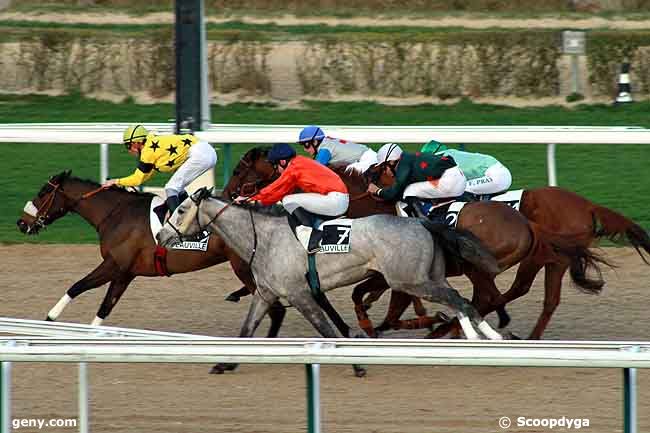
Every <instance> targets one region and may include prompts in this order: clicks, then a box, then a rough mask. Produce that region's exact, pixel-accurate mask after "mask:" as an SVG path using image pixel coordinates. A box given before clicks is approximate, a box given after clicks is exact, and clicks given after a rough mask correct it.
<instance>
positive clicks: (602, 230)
mask: <svg viewBox="0 0 650 433" xmlns="http://www.w3.org/2000/svg"><path fill="white" fill-rule="evenodd" d="M591 214H592V216H593V219H594V234H595V235H596V237H597V238H603V237H604V238H607V239H609V240H610V241H612V242H616V243H629V244H631V245H632V246H633V247H634V249H635V250H636V251H637V253H639V255H640V256H641V258H642V259H643V261H644V262H645V263H646V264H647V265H650V262H648V260H647V259H646V258H645V256H644V255H643V252H642V251H641V249H644V250H645V251H646V253H648V254H650V236H648V232H646V231H645V230H644V229H643V228H642V227H640V226H638V225H637V224H635V223H634V221H632V220H631V219H629V218H627V217H625V216H623V215H621V214H620V213H618V212H614V211H613V210H611V209H607V208H606V207H603V206H598V205H594V206H593V209H592V211H591Z"/></svg>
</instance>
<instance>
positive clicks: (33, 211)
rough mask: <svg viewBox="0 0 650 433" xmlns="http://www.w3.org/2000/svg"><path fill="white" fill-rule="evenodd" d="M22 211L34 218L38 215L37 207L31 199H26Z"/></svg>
mask: <svg viewBox="0 0 650 433" xmlns="http://www.w3.org/2000/svg"><path fill="white" fill-rule="evenodd" d="M23 212H25V213H26V214H27V215H29V216H31V217H34V218H36V215H38V209H37V208H36V206H34V203H32V201H31V200H30V201H28V202H27V203H25V207H24V208H23Z"/></svg>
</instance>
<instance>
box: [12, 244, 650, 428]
mask: <svg viewBox="0 0 650 433" xmlns="http://www.w3.org/2000/svg"><path fill="white" fill-rule="evenodd" d="M605 251H606V253H607V256H608V257H609V258H610V259H613V260H614V262H615V263H617V264H618V265H620V267H619V268H618V269H616V270H606V271H605V272H604V276H605V279H606V280H607V281H608V284H607V285H606V287H605V290H604V292H603V294H602V295H600V296H589V295H585V294H581V293H579V292H578V291H577V290H575V289H574V288H573V287H572V286H571V285H570V284H568V283H567V282H566V281H565V287H564V291H563V300H562V304H561V305H560V307H559V309H558V311H557V312H556V314H555V316H554V318H553V320H552V321H551V324H550V327H549V329H548V330H547V333H546V338H547V339H556V340H570V339H580V340H646V341H647V340H650V326H649V325H650V317H649V316H648V314H647V311H648V305H649V304H650V300H649V299H648V281H649V278H648V276H649V275H650V267H648V266H645V265H644V264H643V263H642V262H641V260H640V259H639V258H638V256H636V253H634V252H633V250H630V249H606V250H605ZM0 263H2V267H1V268H0V282H1V283H2V291H3V294H4V299H3V301H4V302H3V303H2V307H1V308H0V315H1V316H11V317H18V318H27V319H43V318H44V317H45V315H46V313H47V311H48V310H49V309H50V308H51V307H52V306H53V305H54V304H55V303H56V301H57V300H58V299H59V298H60V297H61V295H63V293H64V292H65V290H66V289H67V288H68V287H69V286H70V285H72V284H73V283H74V282H75V281H76V280H78V279H80V278H81V277H83V276H84V275H85V274H86V273H87V272H89V271H90V270H91V269H93V268H94V267H95V266H96V265H97V264H98V263H99V253H98V249H97V247H95V246H65V245H57V246H39V245H18V246H7V245H0ZM513 276H514V273H513V272H511V271H509V272H507V273H505V274H504V275H503V276H501V277H500V278H499V287H500V288H501V289H502V290H503V289H504V288H506V287H507V286H508V285H509V283H510V282H511V281H512V279H513ZM542 280H543V279H542V278H541V276H540V277H539V278H538V281H537V282H536V283H535V285H534V286H533V289H532V290H531V293H529V294H528V295H527V296H526V297H524V298H523V299H521V300H519V301H516V302H515V303H514V304H513V305H512V306H511V307H510V309H509V311H510V313H511V315H512V318H513V324H512V326H511V327H510V329H511V330H512V331H513V332H515V333H518V334H521V335H527V333H528V332H529V331H530V330H531V329H532V327H533V324H534V322H535V320H536V319H537V315H538V314H539V312H540V310H541V306H542V296H543V287H542V286H541V285H540V283H541V282H542ZM451 282H452V285H454V286H455V287H456V288H458V289H459V290H461V291H462V292H463V294H464V295H465V296H469V295H470V292H469V290H468V284H467V282H466V280H465V279H462V278H454V279H452V281H451ZM239 287H240V284H239V282H238V281H237V280H236V277H235V276H234V274H232V272H231V271H230V269H229V267H228V266H227V265H220V266H217V267H213V268H210V269H206V270H203V271H198V272H195V273H191V274H184V275H176V276H174V277H172V278H148V279H145V278H139V279H136V280H135V282H134V283H133V284H132V285H131V286H130V287H129V289H128V290H127V292H126V293H125V295H124V297H123V298H122V300H121V301H120V303H119V304H118V305H117V307H116V309H115V311H114V312H113V314H112V315H111V317H110V318H109V319H108V321H107V322H106V323H105V324H106V325H112V326H124V327H134V328H146V329H154V330H165V331H178V332H190V333H196V334H210V335H217V336H235V335H237V334H238V332H239V331H238V330H239V325H240V323H241V320H242V319H243V317H244V314H245V312H246V309H247V306H248V302H247V301H246V300H244V301H242V302H241V303H240V304H232V303H228V302H225V301H224V300H223V298H224V296H225V295H226V294H227V293H228V292H230V291H231V290H234V289H237V288H239ZM104 293H105V287H102V288H100V289H96V290H95V291H91V292H88V293H86V294H84V295H82V296H80V297H79V298H77V300H75V301H74V302H73V303H72V304H70V306H69V307H68V309H67V310H65V311H64V313H63V315H62V317H61V318H60V320H62V321H69V322H78V323H89V322H90V321H91V320H92V318H93V317H94V316H95V312H96V310H97V308H98V306H99V304H100V302H101V299H102V297H103V296H104ZM331 293H332V296H331V297H330V298H331V299H332V302H333V304H334V305H335V306H336V307H337V308H338V310H339V311H340V312H341V313H342V315H343V316H344V318H345V319H346V321H348V323H355V322H354V320H353V317H352V316H353V311H352V304H351V302H350V301H349V296H350V294H351V290H349V289H340V290H337V291H334V292H331ZM386 298H387V297H386ZM384 301H385V300H384ZM428 307H429V308H430V311H431V310H433V311H435V309H436V306H434V305H429V306H428ZM384 312H385V307H384V306H383V305H378V306H376V307H375V308H373V310H371V313H372V318H373V319H374V320H377V321H379V319H380V318H381V317H383V314H384ZM407 314H408V315H412V312H411V311H409V312H408V313H407ZM491 319H492V318H491ZM491 321H492V320H491ZM266 325H267V323H266V322H265V323H263V325H262V329H260V330H259V331H258V335H264V333H265V332H266ZM397 335H399V336H402V337H404V336H409V337H413V338H416V337H418V336H421V335H422V333H415V334H414V333H410V334H405V333H400V334H395V333H389V334H388V335H386V336H387V337H389V336H397ZM281 336H286V337H301V336H304V337H309V336H316V333H315V331H314V330H313V329H312V328H311V327H310V325H309V324H308V323H307V322H306V321H305V320H304V319H302V317H299V316H298V314H297V313H296V312H295V311H293V310H290V311H289V312H288V314H287V318H286V321H285V326H284V328H283V330H282V331H281ZM208 367H209V366H208V365H172V364H159V365H149V364H146V365H145V364H119V365H118V364H91V365H90V366H89V372H90V384H91V388H90V395H91V401H90V420H91V431H93V432H111V433H114V432H133V433H144V432H178V433H190V432H242V433H264V432H278V433H289V432H302V431H305V429H306V427H305V426H306V423H305V418H306V416H305V413H306V411H305V392H306V389H305V377H304V367H302V366H283V365H244V366H242V367H240V369H239V370H238V371H237V372H236V373H233V374H225V375H220V376H216V375H208V374H207V372H208ZM13 378H14V379H13V410H14V412H13V417H14V418H45V419H51V418H76V417H77V406H76V404H77V403H76V398H77V396H76V378H77V368H76V366H75V365H71V364H47V365H46V364H14V368H13ZM321 386H322V392H321V398H322V419H323V431H324V432H330V433H332V432H355V433H356V432H379V433H411V432H412V433H416V432H417V433H433V432H436V433H447V432H448V433H474V432H475V433H487V432H503V431H511V432H516V431H522V432H546V431H568V430H566V429H561V428H555V429H553V430H549V429H548V428H544V427H511V428H510V429H508V430H502V429H501V428H499V426H498V424H497V422H498V419H499V418H500V417H502V416H509V417H510V418H512V419H513V421H514V422H516V418H517V417H519V416H525V417H529V418H551V417H553V418H560V417H562V416H565V417H567V418H588V419H589V424H590V425H589V427H583V428H582V431H587V432H591V433H595V432H599V433H601V432H602V433H612V432H617V431H622V426H623V421H622V406H623V402H622V373H621V371H619V370H606V369H560V368H558V369H542V368H519V369H515V368H461V367H398V366H394V367H381V366H373V367H370V369H369V374H368V376H367V377H365V378H363V379H357V378H354V377H353V376H352V373H351V369H350V368H349V367H347V366H323V367H322V368H321ZM16 431H18V432H27V431H37V430H33V429H31V430H30V429H19V430H16ZM41 431H44V432H56V431H60V432H72V431H77V429H75V428H60V429H53V428H50V429H43V430H41ZM571 431H573V430H571ZM639 431H641V432H642V431H650V375H649V374H648V373H647V372H646V371H645V370H640V371H639Z"/></svg>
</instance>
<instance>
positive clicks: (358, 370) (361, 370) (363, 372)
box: [353, 365, 368, 377]
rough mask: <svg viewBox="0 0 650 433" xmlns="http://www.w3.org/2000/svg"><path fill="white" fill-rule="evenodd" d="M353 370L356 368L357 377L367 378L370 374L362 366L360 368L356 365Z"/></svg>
mask: <svg viewBox="0 0 650 433" xmlns="http://www.w3.org/2000/svg"><path fill="white" fill-rule="evenodd" d="M353 368H354V375H355V376H356V377H366V374H367V373H368V372H367V371H366V369H365V368H363V367H361V366H358V365H354V366H353Z"/></svg>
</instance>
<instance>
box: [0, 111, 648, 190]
mask: <svg viewBox="0 0 650 433" xmlns="http://www.w3.org/2000/svg"><path fill="white" fill-rule="evenodd" d="M126 126H127V124H126V123H62V124H55V123H33V124H29V123H22V124H0V142H8V143H86V144H100V145H101V146H102V147H101V150H100V160H101V164H100V181H104V180H105V179H106V178H107V177H108V147H107V144H112V143H121V142H122V132H123V130H124V129H125V128H126ZM145 126H146V127H147V128H150V129H153V130H156V131H158V132H160V133H169V132H171V131H173V129H174V125H173V124H171V123H151V124H146V125H145ZM302 127H303V125H228V124H213V125H211V126H210V128H208V129H207V130H206V131H199V132H197V133H196V135H197V136H199V137H201V138H203V139H205V140H207V141H209V142H211V143H215V144H216V143H223V144H224V145H225V146H224V152H225V157H224V171H225V173H224V177H225V180H227V179H228V174H229V173H230V171H231V169H232V167H231V163H232V161H231V147H230V146H231V144H236V143H258V144H264V143H267V144H268V143H278V142H295V141H296V139H297V137H298V134H299V132H300V130H301V128H302ZM322 127H323V129H324V130H325V131H326V132H327V134H329V135H331V136H335V137H341V138H345V139H348V140H351V141H357V142H359V143H386V142H396V143H425V142H427V141H429V140H431V139H436V140H438V141H441V142H443V143H449V144H451V143H461V144H470V143H503V144H509V143H511V144H528V143H530V144H546V145H547V171H548V183H549V185H557V173H556V168H555V145H557V144H650V130H648V129H644V128H640V127H601V126H478V125H477V126H338V125H323V126H322Z"/></svg>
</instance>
